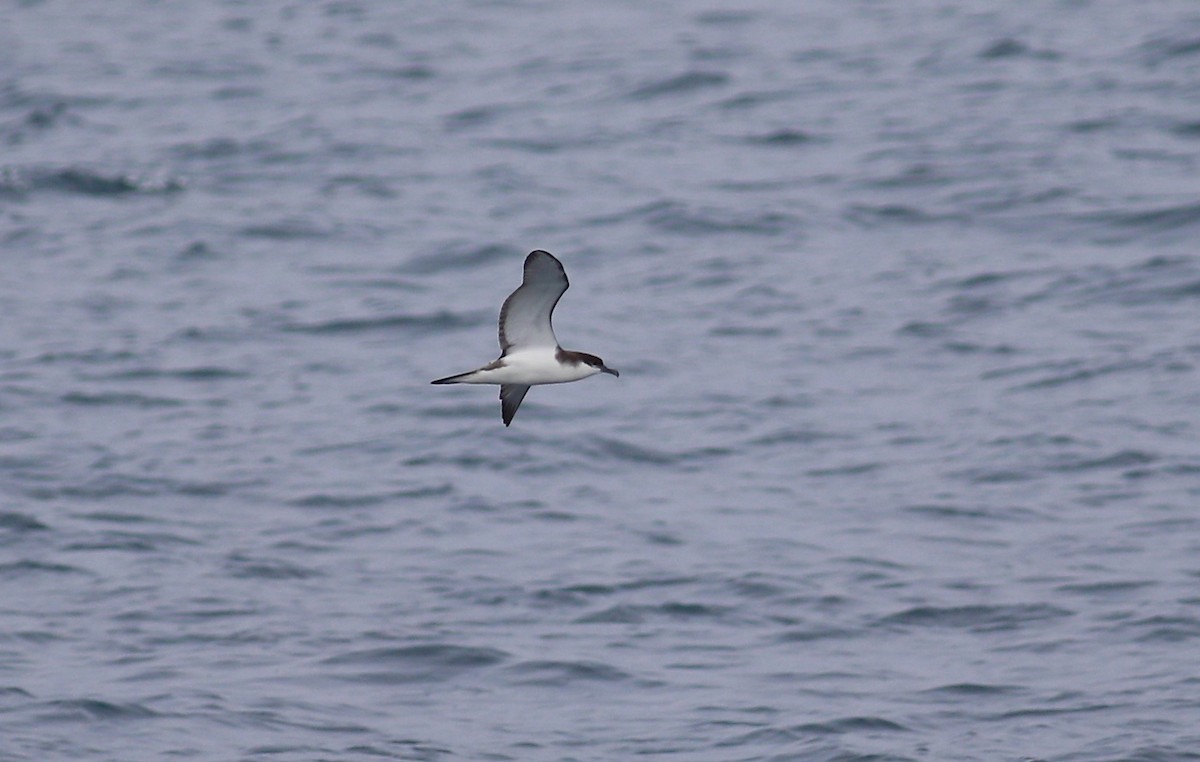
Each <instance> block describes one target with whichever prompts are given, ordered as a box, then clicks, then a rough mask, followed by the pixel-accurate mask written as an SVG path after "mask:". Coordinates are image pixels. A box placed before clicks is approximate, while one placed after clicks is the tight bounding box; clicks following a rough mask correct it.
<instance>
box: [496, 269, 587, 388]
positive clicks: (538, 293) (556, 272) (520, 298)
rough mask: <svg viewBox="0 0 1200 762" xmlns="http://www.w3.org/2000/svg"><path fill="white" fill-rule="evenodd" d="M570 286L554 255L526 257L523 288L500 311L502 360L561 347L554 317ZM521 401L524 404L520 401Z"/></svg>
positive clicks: (515, 292)
mask: <svg viewBox="0 0 1200 762" xmlns="http://www.w3.org/2000/svg"><path fill="white" fill-rule="evenodd" d="M569 285H570V283H568V282H567V273H566V271H565V270H563V266H562V262H559V261H558V260H557V259H555V258H554V256H553V255H552V254H550V252H547V251H541V250H540V249H539V250H538V251H535V252H532V253H530V255H529V256H528V257H526V258H525V277H524V279H523V280H522V281H521V286H520V288H518V289H517V290H516V291H514V292H512V293H511V294H509V296H508V298H507V299H505V300H504V306H503V307H501V308H500V356H501V357H503V356H504V355H506V354H508V353H509V352H510V351H513V350H516V349H523V348H525V347H557V346H558V339H556V338H555V337H554V327H553V326H552V325H551V324H550V316H551V315H552V314H554V305H556V304H558V300H559V299H561V298H562V295H563V293H564V292H565V291H566V290H567V287H568V286H569ZM522 394H523V392H522ZM517 402H518V404H519V403H520V399H519V398H518V400H517ZM513 410H514V411H515V410H516V407H515V406H514V407H513Z"/></svg>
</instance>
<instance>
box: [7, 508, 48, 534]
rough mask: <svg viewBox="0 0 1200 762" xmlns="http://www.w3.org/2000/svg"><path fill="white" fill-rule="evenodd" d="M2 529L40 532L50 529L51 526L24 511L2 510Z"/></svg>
mask: <svg viewBox="0 0 1200 762" xmlns="http://www.w3.org/2000/svg"><path fill="white" fill-rule="evenodd" d="M0 529H7V530H8V531H10V532H38V531H42V530H45V529H49V527H48V526H46V525H45V524H43V523H42V522H40V521H38V520H37V519H35V518H34V517H32V516H27V515H26V514H24V513H17V512H16V511H0Z"/></svg>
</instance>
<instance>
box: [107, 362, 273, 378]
mask: <svg viewBox="0 0 1200 762" xmlns="http://www.w3.org/2000/svg"><path fill="white" fill-rule="evenodd" d="M249 377H250V374H249V373H247V372H245V371H241V370H233V369H232V368H222V367H219V366H215V365H201V366H197V367H194V368H175V369H162V368H135V369H133V370H123V371H120V372H117V373H109V374H105V375H103V376H97V378H102V379H106V380H112V381H141V380H155V379H161V378H166V379H173V380H178V381H224V380H227V379H233V378H249Z"/></svg>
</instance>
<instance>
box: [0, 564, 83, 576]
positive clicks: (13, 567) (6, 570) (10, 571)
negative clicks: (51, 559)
mask: <svg viewBox="0 0 1200 762" xmlns="http://www.w3.org/2000/svg"><path fill="white" fill-rule="evenodd" d="M87 573H88V572H87V571H85V570H83V569H81V568H79V567H78V566H71V565H70V564H54V563H46V562H43V561H28V560H26V561H10V562H8V563H4V564H0V578H3V579H11V578H14V577H27V576H30V575H35V574H87Z"/></svg>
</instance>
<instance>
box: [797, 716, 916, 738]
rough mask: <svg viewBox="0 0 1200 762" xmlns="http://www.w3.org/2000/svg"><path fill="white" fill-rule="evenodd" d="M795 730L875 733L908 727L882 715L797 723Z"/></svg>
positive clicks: (902, 729)
mask: <svg viewBox="0 0 1200 762" xmlns="http://www.w3.org/2000/svg"><path fill="white" fill-rule="evenodd" d="M792 730H793V731H795V732H797V733H802V734H805V735H807V734H809V733H823V734H824V733H838V734H841V733H861V732H868V733H874V732H879V731H890V732H904V731H907V730H908V728H906V727H905V726H903V725H901V724H900V723H898V722H892V721H891V720H885V719H884V718H882V717H842V718H841V719H837V720H830V721H828V722H809V723H805V724H803V725H797V726H795V727H794V728H792Z"/></svg>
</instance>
